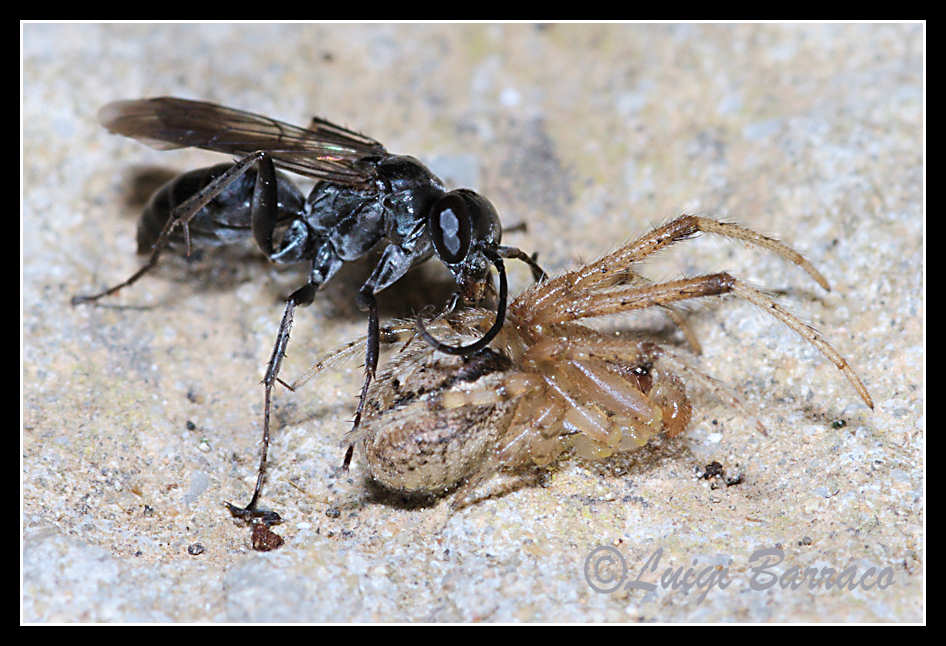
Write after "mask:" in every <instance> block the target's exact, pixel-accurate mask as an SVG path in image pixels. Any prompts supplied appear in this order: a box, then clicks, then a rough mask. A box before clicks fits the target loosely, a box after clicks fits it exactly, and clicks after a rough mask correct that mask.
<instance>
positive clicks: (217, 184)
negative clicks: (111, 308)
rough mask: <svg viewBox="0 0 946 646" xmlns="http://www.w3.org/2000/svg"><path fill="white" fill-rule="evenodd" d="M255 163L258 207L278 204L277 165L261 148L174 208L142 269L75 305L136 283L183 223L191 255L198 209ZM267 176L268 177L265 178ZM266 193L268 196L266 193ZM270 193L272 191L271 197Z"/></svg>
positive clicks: (77, 298)
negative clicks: (193, 228)
mask: <svg viewBox="0 0 946 646" xmlns="http://www.w3.org/2000/svg"><path fill="white" fill-rule="evenodd" d="M255 165H258V166H259V172H258V174H257V176H256V190H255V191H254V196H253V203H254V207H255V206H256V204H257V202H260V201H261V202H266V204H265V205H264V208H269V207H270V205H272V206H273V207H275V205H276V197H275V194H276V170H275V168H274V166H273V161H272V158H271V157H270V156H269V155H268V154H267V153H266V152H264V151H261V150H258V151H256V152H254V153H251V154H249V155H247V156H246V157H244V158H243V159H241V160H240V161H238V162H237V163H235V164H234V165H233V166H232V167H231V168H230V169H229V170H228V171H227V172H225V173H223V174H222V175H220V176H219V177H217V178H215V179H214V180H213V181H211V182H209V183H208V184H207V185H206V186H204V187H203V188H202V189H200V190H199V191H197V192H196V193H194V194H193V195H192V196H191V197H189V198H188V199H187V200H185V201H184V202H182V203H181V204H179V205H177V206H176V207H175V208H174V210H173V211H172V212H171V215H170V217H169V218H168V219H167V222H166V223H165V224H164V228H163V229H161V233H160V235H159V236H158V239H157V240H156V241H155V243H154V246H153V247H152V250H151V257H150V258H148V262H146V263H145V264H144V265H142V266H141V268H140V269H139V270H138V271H136V272H135V273H134V274H132V275H131V276H130V277H129V278H128V279H127V280H125V281H123V282H121V283H118V284H117V285H114V286H112V287H109V288H108V289H106V290H103V291H101V292H99V293H97V294H90V295H86V296H82V295H76V296H73V297H72V301H71V302H72V304H73V305H79V304H80V303H89V302H92V301H97V300H98V299H100V298H102V297H104V296H110V295H111V294H114V293H115V292H117V291H119V290H120V289H122V288H124V287H128V286H129V285H131V284H132V283H134V282H136V281H137V280H138V279H139V278H141V277H142V276H144V275H145V274H146V273H148V272H149V271H151V269H153V268H154V266H155V265H157V264H158V258H159V257H160V255H161V252H162V251H164V249H165V248H166V247H167V246H168V243H169V242H170V239H171V233H173V231H174V229H175V228H177V227H179V226H180V227H183V228H184V243H185V248H186V252H187V255H190V232H189V229H188V224H189V223H190V221H191V220H193V219H194V216H196V215H197V213H198V211H200V210H201V209H202V208H204V207H205V206H207V204H208V203H209V202H210V201H211V200H212V199H214V198H215V197H217V196H218V195H220V193H222V192H223V191H224V190H226V188H227V187H228V186H230V185H231V184H232V183H233V182H235V181H237V180H238V179H239V178H240V177H241V176H242V175H243V174H244V173H246V172H247V171H248V170H250V169H251V168H252V167H253V166H255ZM264 175H265V176H266V177H264ZM264 193H266V194H267V195H265V196H264V195H263V194H264ZM269 193H271V196H270V195H269ZM257 194H260V195H259V196H258V195H257ZM276 215H277V214H276V212H275V211H274V212H273V213H272V214H271V216H270V217H271V219H272V222H273V225H272V226H273V227H275V222H276ZM256 229H257V225H256V218H254V233H255V230H256ZM261 230H262V229H261ZM271 233H272V229H271V228H270V234H271ZM257 240H260V235H257ZM271 247H272V245H270V250H271ZM261 248H262V249H263V251H264V252H266V253H269V252H270V250H267V249H266V248H264V247H262V245H261Z"/></svg>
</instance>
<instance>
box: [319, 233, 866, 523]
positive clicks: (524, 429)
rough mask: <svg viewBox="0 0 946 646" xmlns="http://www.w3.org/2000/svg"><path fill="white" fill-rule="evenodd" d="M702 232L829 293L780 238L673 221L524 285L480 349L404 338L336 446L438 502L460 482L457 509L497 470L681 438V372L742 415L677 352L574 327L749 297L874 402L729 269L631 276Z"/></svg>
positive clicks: (452, 332)
mask: <svg viewBox="0 0 946 646" xmlns="http://www.w3.org/2000/svg"><path fill="white" fill-rule="evenodd" d="M698 232H711V233H716V234H720V235H723V236H726V237H730V238H735V239H739V240H743V241H745V242H749V243H751V244H756V245H759V246H761V247H764V248H766V249H768V250H770V251H773V252H775V253H777V254H778V255H780V256H782V257H783V258H785V259H787V260H790V261H791V262H793V263H795V264H797V265H799V266H800V267H801V268H803V269H804V270H805V271H807V272H808V273H809V274H810V275H811V276H812V277H814V278H815V280H816V281H817V282H819V283H820V284H821V285H822V286H823V287H825V288H827V282H826V281H825V279H824V278H823V277H822V276H821V274H820V273H818V272H817V270H815V269H814V267H812V266H811V264H810V263H808V261H807V260H805V259H804V258H803V257H802V256H801V255H799V254H798V253H796V252H795V251H793V250H791V249H790V248H789V247H787V246H786V245H784V244H782V243H781V242H778V241H776V240H774V239H772V238H768V237H766V236H763V235H761V234H758V233H755V232H753V231H751V230H749V229H745V228H743V227H739V226H737V225H733V224H726V223H721V222H717V221H715V220H710V219H707V218H699V217H695V216H682V217H680V218H677V219H676V220H674V221H672V222H670V223H668V224H666V225H664V226H662V227H659V228H657V229H655V230H653V231H651V232H650V233H648V234H645V235H644V236H642V237H641V238H639V239H638V240H636V241H634V242H632V243H630V244H628V245H625V246H624V247H621V248H620V249H618V250H616V251H614V252H613V253H611V254H609V255H607V256H605V257H603V258H601V259H599V260H598V261H596V262H593V263H590V264H587V265H585V266H583V267H580V268H578V269H576V270H574V271H570V272H567V273H565V274H563V275H561V276H558V277H556V278H553V279H550V280H547V281H544V282H542V283H540V284H538V285H535V286H533V287H532V288H531V289H529V290H527V291H526V292H524V293H523V294H521V295H520V296H519V297H518V298H516V299H515V300H514V301H513V302H512V303H511V304H510V306H509V311H508V313H507V316H506V322H505V324H504V325H503V328H502V330H501V331H500V333H499V334H498V335H497V336H496V337H495V338H494V339H493V340H492V341H491V343H490V344H489V346H488V347H486V348H483V349H480V350H479V351H477V352H476V353H473V354H471V355H468V356H454V355H451V354H446V353H442V352H439V351H437V350H436V349H435V348H436V346H434V347H433V348H432V347H430V346H429V345H425V344H424V343H419V342H417V341H412V342H411V341H409V342H408V344H407V345H406V346H405V347H404V348H402V350H401V351H400V352H399V353H397V354H396V355H395V356H394V357H393V359H392V360H391V361H390V362H389V363H388V365H387V367H386V368H385V369H384V371H382V372H381V373H379V375H378V378H377V380H376V381H375V382H374V383H373V384H372V385H371V387H370V388H369V390H368V393H367V398H366V403H365V408H364V417H363V418H362V425H361V427H360V428H359V429H358V430H357V432H355V433H353V434H350V435H349V437H346V439H345V443H346V444H348V443H350V444H353V445H356V446H358V447H360V448H361V450H362V453H363V455H364V457H365V463H366V465H367V469H368V472H369V474H370V475H371V477H372V478H374V479H375V480H376V481H378V482H380V483H381V484H382V485H384V486H385V487H387V488H389V489H392V490H395V491H399V492H403V493H407V494H424V495H439V494H443V493H444V492H446V491H448V490H450V489H452V488H454V487H456V486H457V485H458V484H459V485H461V490H460V491H459V492H458V494H457V497H456V499H455V502H454V505H455V506H462V505H464V504H467V503H468V502H469V501H470V500H471V496H472V494H473V493H474V490H475V489H476V487H477V486H478V485H479V484H481V483H483V482H484V481H485V480H486V479H487V478H489V477H490V476H492V475H494V474H496V473H498V472H516V471H520V470H521V469H522V468H523V467H526V466H529V465H538V466H543V465H547V464H549V463H551V462H553V461H554V460H556V459H557V458H558V457H559V456H561V455H562V453H563V452H565V451H566V450H568V449H572V448H573V449H575V451H576V452H577V453H578V454H579V455H581V456H583V457H586V458H603V457H607V456H609V455H611V454H613V453H615V452H618V451H629V450H634V449H637V448H639V447H641V446H643V445H644V444H645V443H647V441H648V440H650V439H651V438H653V437H654V436H656V435H658V434H660V433H665V434H667V435H671V436H672V435H677V434H679V433H682V432H683V431H685V430H686V428H687V425H688V424H689V422H690V417H691V411H692V408H691V404H690V401H689V398H688V396H687V392H686V386H685V384H684V382H683V380H682V379H681V375H685V376H687V377H689V378H691V379H694V380H696V381H698V382H700V383H702V384H703V385H704V386H706V387H708V388H709V389H710V390H711V391H712V392H713V393H714V394H716V395H717V396H720V397H721V398H723V399H724V400H726V401H727V402H729V403H730V404H732V405H734V406H737V407H740V408H741V407H742V406H741V403H740V401H739V398H738V397H737V396H736V395H734V394H733V393H732V392H731V391H730V390H729V389H728V388H726V387H725V386H724V385H723V384H722V383H721V382H719V381H717V380H715V379H714V378H712V377H710V376H708V375H706V374H704V373H703V372H702V371H701V370H700V369H698V368H696V367H695V365H694V363H693V362H692V360H690V359H689V358H688V357H687V354H686V353H685V352H683V351H681V350H679V349H676V348H674V347H671V346H667V345H661V344H658V343H656V342H654V341H653V340H651V339H649V338H647V337H646V336H644V335H634V336H632V335H621V336H615V335H609V334H605V333H603V332H599V331H597V330H595V329H592V328H589V327H587V326H585V325H582V324H580V323H578V322H576V321H578V320H581V319H592V318H599V317H605V316H608V315H612V314H618V313H622V312H628V311H632V310H638V309H645V308H649V307H653V306H660V307H664V308H670V307H672V304H673V303H675V302H678V301H683V300H687V299H693V298H701V297H706V296H713V295H722V294H735V295H737V296H739V297H741V298H744V299H746V300H749V301H751V302H753V303H755V304H756V305H758V306H759V307H761V308H762V310H763V311H765V312H767V313H768V314H770V315H772V316H774V317H775V318H777V319H779V320H781V321H782V322H783V323H785V324H786V325H788V326H789V327H791V328H792V329H793V330H795V331H796V332H797V333H798V334H800V335H801V336H802V337H803V338H804V339H806V340H807V341H808V342H809V343H811V344H812V345H814V346H815V347H817V348H818V349H819V350H820V351H821V352H822V354H823V355H824V356H825V357H827V358H828V359H829V360H830V361H832V362H833V363H834V364H835V366H836V367H837V368H838V369H839V370H840V371H841V372H842V373H843V374H844V375H845V376H846V377H847V378H848V380H849V381H850V382H851V383H852V385H853V386H854V387H855V389H856V390H857V391H858V393H859V394H860V396H861V398H862V399H863V401H864V402H865V403H866V404H867V405H868V406H870V407H871V408H873V402H872V401H871V399H870V396H869V394H868V393H867V390H866V388H865V387H864V385H863V383H862V382H861V381H860V379H859V378H858V377H857V375H856V374H855V373H854V371H853V369H852V368H851V367H850V366H849V365H848V363H847V361H845V359H844V358H843V357H841V355H840V354H838V353H837V351H836V350H834V348H833V347H832V346H831V345H830V344H829V343H828V342H827V341H826V340H825V338H824V337H823V336H822V335H821V334H820V333H819V332H817V331H816V330H814V329H813V328H811V327H809V326H807V325H805V324H804V323H802V322H801V321H800V320H799V319H798V318H796V317H795V316H794V315H792V314H791V313H789V312H787V311H786V310H784V309H783V308H782V307H780V306H779V305H778V304H776V303H775V302H774V301H772V300H771V299H769V298H768V297H767V296H765V295H764V294H762V293H761V292H759V291H758V290H756V289H754V288H752V287H750V286H748V285H746V284H745V283H742V282H741V281H739V280H738V279H737V278H735V277H733V276H732V275H730V274H728V273H716V274H708V275H704V276H698V277H695V278H688V279H682V280H676V281H670V282H665V283H659V284H651V283H649V282H648V281H646V280H645V279H644V278H642V277H641V276H640V275H639V274H637V273H636V272H635V270H634V263H636V262H638V261H639V260H641V259H642V258H644V257H646V256H648V255H650V254H651V253H653V252H655V251H657V250H659V249H661V248H663V247H665V246H667V245H669V244H672V243H674V242H676V241H678V240H683V239H685V238H688V237H691V236H692V235H694V234H696V233H698ZM671 311H672V310H671ZM494 316H495V315H494V313H492V312H491V311H490V310H486V309H481V308H471V309H465V310H460V311H457V312H454V313H452V314H450V315H448V316H447V317H440V318H437V319H434V321H431V322H428V323H427V324H425V323H424V322H423V321H422V320H421V319H420V318H418V319H417V321H416V322H415V325H416V329H415V328H413V327H411V326H404V327H402V328H400V329H398V330H386V332H385V339H384V340H385V341H387V342H394V341H396V340H400V339H403V338H405V337H408V336H411V337H413V335H414V334H419V335H420V336H421V337H422V338H423V339H427V340H430V338H431V337H430V335H428V334H427V332H426V325H431V326H433V327H435V328H436V332H437V336H438V337H439V338H444V339H446V342H447V343H448V344H451V345H462V344H463V343H466V342H468V341H469V339H475V338H479V337H481V336H482V334H483V331H484V330H487V329H489V328H490V326H491V325H492V324H493V318H494ZM675 320H676V319H675ZM433 343H438V342H436V341H434V342H433ZM351 345H352V346H353V345H354V344H351ZM318 367H319V366H317V368H318ZM760 426H761V425H760Z"/></svg>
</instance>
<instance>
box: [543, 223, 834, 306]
mask: <svg viewBox="0 0 946 646" xmlns="http://www.w3.org/2000/svg"><path fill="white" fill-rule="evenodd" d="M700 232H705V233H716V234H718V235H721V236H724V237H727V238H733V239H736V240H742V241H744V242H748V243H750V244H754V245H757V246H760V247H763V248H765V249H768V250H769V251H772V252H773V253H775V254H777V255H779V256H781V257H782V258H785V259H786V260H788V261H790V262H792V263H794V264H796V265H798V266H799V267H801V268H802V269H804V270H805V271H806V272H807V273H808V274H809V275H810V276H811V277H812V278H813V279H814V280H815V281H816V282H817V283H818V284H819V285H821V286H822V287H823V288H824V289H825V290H828V291H830V290H831V287H830V286H829V285H828V281H827V280H826V279H825V278H824V276H822V275H821V273H820V272H819V271H818V270H817V269H815V268H814V266H813V265H812V264H811V263H810V262H808V261H807V260H806V259H805V258H804V257H803V256H802V255H801V254H799V253H798V252H797V251H795V250H794V249H792V248H791V247H789V246H788V245H786V244H784V243H782V242H779V241H778V240H775V239H774V238H770V237H768V236H765V235H762V234H761V233H756V232H755V231H752V230H751V229H747V228H745V227H741V226H739V225H737V224H731V223H727V222H719V221H717V220H713V219H711V218H703V217H699V216H695V215H683V216H680V217H679V218H676V219H675V220H672V221H671V222H668V223H667V224H665V225H663V226H661V227H657V228H656V229H654V230H653V231H650V232H649V233H646V234H644V235H643V236H641V237H640V238H638V239H637V240H635V241H634V242H632V243H630V244H627V245H625V246H623V247H621V248H620V249H618V250H617V251H614V252H613V253H610V254H608V255H607V256H604V257H603V258H601V259H599V260H597V261H595V262H593V263H591V264H590V265H586V266H585V267H582V268H581V269H578V270H575V271H571V272H568V273H566V274H563V275H562V276H559V277H558V278H554V279H552V280H549V281H547V282H546V283H545V284H544V285H543V286H542V287H541V288H540V289H538V290H537V291H536V293H535V295H534V296H533V297H532V298H531V299H530V300H531V303H530V304H529V309H530V310H531V311H548V310H549V309H550V308H554V307H555V306H556V305H558V304H561V303H563V302H568V301H570V300H571V299H572V298H573V296H574V294H575V292H576V291H582V290H588V289H593V288H596V287H598V286H604V285H608V284H614V281H615V275H626V274H628V273H630V271H631V270H630V266H631V265H632V264H633V263H635V262H638V261H640V260H642V259H644V258H646V257H647V256H650V255H651V254H654V253H656V252H657V251H659V250H661V249H663V248H665V247H667V246H669V245H671V244H673V243H675V242H679V241H680V240H685V239H687V238H689V237H692V236H693V235H695V234H697V233H700Z"/></svg>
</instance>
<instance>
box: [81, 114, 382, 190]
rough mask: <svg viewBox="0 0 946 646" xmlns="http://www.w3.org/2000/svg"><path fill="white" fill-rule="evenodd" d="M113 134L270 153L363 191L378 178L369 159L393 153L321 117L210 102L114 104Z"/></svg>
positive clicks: (301, 170) (162, 144)
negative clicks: (275, 115)
mask: <svg viewBox="0 0 946 646" xmlns="http://www.w3.org/2000/svg"><path fill="white" fill-rule="evenodd" d="M98 118H99V122H100V123H101V124H102V125H103V126H105V127H106V128H108V130H109V131H111V132H113V133H116V134H120V135H124V136H126V137H131V138H133V139H137V140H138V141H141V142H142V143H145V144H147V145H149V146H151V147H153V148H158V149H161V150H170V149H173V148H190V147H193V148H203V149H205V150H213V151H216V152H221V153H228V154H230V155H235V156H243V155H248V154H249V153H252V152H255V151H257V150H265V151H266V152H268V153H270V155H272V158H273V161H274V162H275V164H276V166H278V167H279V168H282V169H284V170H288V171H291V172H293V173H298V174H299V175H304V176H306V177H312V178H315V179H324V180H329V181H332V182H338V183H341V184H348V185H353V186H359V185H363V184H366V183H369V182H371V180H372V179H374V169H373V165H371V164H363V163H359V162H360V161H361V160H363V159H365V158H366V157H375V156H379V155H385V154H387V151H385V149H384V146H382V145H381V144H380V143H378V142H377V141H375V140H374V139H372V138H370V137H366V136H365V135H362V134H359V133H357V132H353V131H351V130H348V129H346V128H342V127H341V126H337V125H335V124H333V123H331V122H329V121H325V120H324V119H320V118H318V117H316V118H315V119H313V120H312V123H311V125H310V127H309V128H301V127H299V126H293V125H290V124H288V123H284V122H282V121H277V120H276V119H270V118H269V117H264V116H262V115H258V114H253V113H251V112H244V111H243V110H237V109H234V108H227V107H224V106H222V105H217V104H215V103H207V102H205V101H191V100H188V99H177V98H174V97H158V98H153V99H135V100H130V101H115V102H114V103H109V104H108V105H106V106H105V107H103V108H102V109H101V110H99V113H98Z"/></svg>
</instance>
